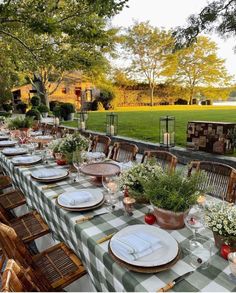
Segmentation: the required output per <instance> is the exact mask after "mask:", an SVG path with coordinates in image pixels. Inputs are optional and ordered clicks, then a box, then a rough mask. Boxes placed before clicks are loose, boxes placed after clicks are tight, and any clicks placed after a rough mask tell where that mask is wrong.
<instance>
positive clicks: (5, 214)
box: [0, 204, 15, 225]
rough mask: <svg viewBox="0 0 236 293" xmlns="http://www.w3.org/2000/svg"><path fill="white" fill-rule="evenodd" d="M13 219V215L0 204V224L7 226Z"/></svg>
mask: <svg viewBox="0 0 236 293" xmlns="http://www.w3.org/2000/svg"><path fill="white" fill-rule="evenodd" d="M14 218H15V217H14V216H13V214H12V213H11V212H10V211H8V210H6V209H4V207H3V206H2V205H1V204H0V222H2V223H4V224H6V225H9V223H10V220H11V219H14Z"/></svg>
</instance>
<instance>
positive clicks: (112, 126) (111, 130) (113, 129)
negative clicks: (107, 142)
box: [110, 125, 115, 136]
mask: <svg viewBox="0 0 236 293" xmlns="http://www.w3.org/2000/svg"><path fill="white" fill-rule="evenodd" d="M110 134H111V136H112V135H114V134H115V127H114V125H111V126H110Z"/></svg>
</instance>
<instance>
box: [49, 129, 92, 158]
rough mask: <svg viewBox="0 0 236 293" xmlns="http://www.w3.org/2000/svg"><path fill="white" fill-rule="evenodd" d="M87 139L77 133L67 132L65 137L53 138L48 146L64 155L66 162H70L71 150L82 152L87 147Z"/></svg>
mask: <svg viewBox="0 0 236 293" xmlns="http://www.w3.org/2000/svg"><path fill="white" fill-rule="evenodd" d="M88 145H89V142H88V140H87V139H86V138H85V137H84V136H82V135H80V134H79V133H74V134H69V135H67V136H66V137H65V138H61V139H58V140H54V141H53V142H52V143H50V144H49V148H51V149H52V151H53V152H55V153H61V154H63V155H64V156H65V158H66V161H67V163H68V164H72V159H73V152H75V151H77V152H82V151H85V150H86V149H88Z"/></svg>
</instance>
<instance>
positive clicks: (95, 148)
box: [91, 135, 111, 156]
mask: <svg viewBox="0 0 236 293" xmlns="http://www.w3.org/2000/svg"><path fill="white" fill-rule="evenodd" d="M110 144H111V139H110V137H108V136H106V135H96V136H94V137H93V139H92V145H91V151H92V152H101V153H104V154H105V155H106V156H108V153H109V146H110Z"/></svg>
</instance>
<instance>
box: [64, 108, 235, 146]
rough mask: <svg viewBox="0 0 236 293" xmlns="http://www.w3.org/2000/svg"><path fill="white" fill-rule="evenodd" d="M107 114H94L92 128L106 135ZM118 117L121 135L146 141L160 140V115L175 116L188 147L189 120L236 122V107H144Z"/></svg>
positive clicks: (120, 112) (178, 139) (179, 137)
mask: <svg viewBox="0 0 236 293" xmlns="http://www.w3.org/2000/svg"><path fill="white" fill-rule="evenodd" d="M106 113H107V112H90V113H89V119H88V124H87V126H88V129H90V130H95V131H100V132H104V131H105V121H106ZM116 113H117V114H118V120H119V126H118V134H119V135H121V136H126V137H132V138H137V139H141V140H145V141H151V142H158V141H159V118H160V116H165V115H169V116H175V119H176V144H177V145H182V146H185V144H186V128H187V123H188V121H191V120H204V121H224V122H235V123H236V107H229V106H227V107H219V106H217V107H216V106H215V107H214V106H159V107H153V108H150V107H145V108H144V107H143V108H140V107H139V108H122V109H118V110H117V111H116ZM64 124H65V125H68V126H75V127H76V126H77V123H76V121H74V122H64Z"/></svg>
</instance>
